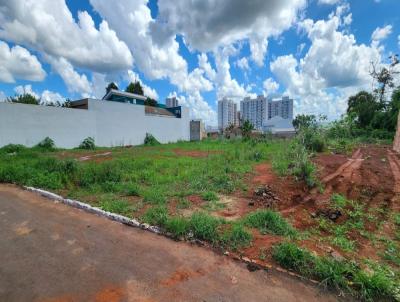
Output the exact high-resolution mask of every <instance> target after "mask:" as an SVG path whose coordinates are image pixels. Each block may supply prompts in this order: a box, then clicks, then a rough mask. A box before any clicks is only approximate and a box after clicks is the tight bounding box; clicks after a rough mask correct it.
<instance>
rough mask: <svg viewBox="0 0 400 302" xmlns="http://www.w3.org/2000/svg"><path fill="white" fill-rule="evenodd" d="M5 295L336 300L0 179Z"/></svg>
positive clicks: (0, 276)
mask: <svg viewBox="0 0 400 302" xmlns="http://www.w3.org/2000/svg"><path fill="white" fill-rule="evenodd" d="M0 255H1V258H0V259H1V261H0V301H7V302H12V301H18V302H23V301H41V302H45V301H46V302H49V301H107V302H113V301H147V302H149V301H221V302H222V301H246V302H251V301H285V302H288V301H307V302H310V301H336V299H335V297H333V296H328V295H326V294H323V293H321V292H320V291H319V290H318V289H317V288H315V287H313V286H312V285H310V284H306V283H303V282H301V281H299V280H297V279H293V278H291V277H289V276H286V275H285V274H279V273H276V272H265V271H256V272H249V271H248V270H247V269H246V268H245V266H244V265H242V264H240V263H236V262H234V261H232V260H230V259H228V258H226V257H224V256H219V255H216V254H215V253H213V252H211V251H209V250H207V249H205V248H201V247H196V246H191V245H190V244H186V243H182V242H180V243H179V242H174V241H172V240H169V239H167V238H164V237H162V236H158V235H155V234H151V233H149V232H145V231H142V230H140V229H135V228H131V227H127V226H124V225H121V224H119V223H116V222H112V221H109V220H106V219H104V218H101V217H98V216H95V215H92V214H88V213H85V212H83V211H80V210H77V209H74V208H70V207H67V206H65V205H63V204H56V203H53V202H50V201H49V200H47V199H44V198H42V197H40V196H38V195H36V194H34V193H30V192H26V191H23V190H20V189H18V188H16V187H13V186H7V185H0Z"/></svg>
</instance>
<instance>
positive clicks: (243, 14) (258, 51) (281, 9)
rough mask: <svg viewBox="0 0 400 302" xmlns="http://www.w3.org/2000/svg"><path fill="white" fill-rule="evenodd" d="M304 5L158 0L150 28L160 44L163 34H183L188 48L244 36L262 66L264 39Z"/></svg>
mask: <svg viewBox="0 0 400 302" xmlns="http://www.w3.org/2000/svg"><path fill="white" fill-rule="evenodd" d="M305 5H306V1H305V0H271V1H265V0H255V1H241V0H211V1H201V0H198V1H172V0H165V1H159V2H158V8H159V14H158V17H157V20H156V22H155V23H154V24H152V26H151V32H152V35H153V36H154V37H155V39H156V42H157V43H158V44H161V45H163V44H164V43H165V42H166V41H168V39H167V38H166V37H168V36H172V37H174V36H175V35H176V34H182V35H183V36H184V38H185V43H187V45H188V46H189V47H190V48H192V49H197V50H200V51H204V52H206V51H214V50H216V49H217V48H218V47H221V46H227V45H231V44H232V43H234V42H236V41H240V40H245V39H246V40H248V41H249V43H250V49H251V56H252V58H253V60H254V61H255V62H256V63H257V64H258V65H260V66H261V65H263V62H264V56H265V53H266V51H267V46H268V40H267V39H268V38H269V37H271V36H279V35H280V34H281V33H282V32H283V31H284V30H287V29H288V28H290V27H291V26H292V25H293V24H294V22H296V20H297V18H298V14H299V12H300V11H301V10H302V9H303V8H304V6H305Z"/></svg>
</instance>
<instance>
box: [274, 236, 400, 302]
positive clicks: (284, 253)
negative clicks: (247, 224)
mask: <svg viewBox="0 0 400 302" xmlns="http://www.w3.org/2000/svg"><path fill="white" fill-rule="evenodd" d="M272 257H273V258H274V259H275V261H277V262H278V263H279V264H280V265H281V266H283V267H285V268H287V269H291V270H294V271H297V272H299V273H301V274H303V275H305V276H307V277H312V278H316V279H318V280H320V281H321V283H322V284H325V285H326V286H327V287H331V288H335V289H338V290H340V291H345V292H349V293H351V294H352V295H353V296H355V297H357V298H361V299H362V300H368V301H369V300H382V299H383V300H382V301H392V300H396V299H397V298H398V294H399V292H400V288H399V285H398V277H396V276H395V275H394V273H393V272H392V271H390V270H389V269H387V268H385V267H382V266H379V265H376V266H375V267H369V268H370V272H368V273H367V272H365V271H364V270H362V269H361V268H360V267H359V266H358V265H356V264H355V263H354V262H351V261H347V260H342V261H339V260H336V259H333V258H328V257H317V256H313V255H312V254H311V253H310V252H309V251H307V250H306V249H302V248H299V247H298V246H297V245H296V244H294V243H289V242H284V243H280V244H278V245H275V246H274V247H273V249H272Z"/></svg>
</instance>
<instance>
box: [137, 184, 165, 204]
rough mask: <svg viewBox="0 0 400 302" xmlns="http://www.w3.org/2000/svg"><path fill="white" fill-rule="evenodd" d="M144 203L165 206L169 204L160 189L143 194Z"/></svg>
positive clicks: (146, 191)
mask: <svg viewBox="0 0 400 302" xmlns="http://www.w3.org/2000/svg"><path fill="white" fill-rule="evenodd" d="M142 196H143V201H144V202H148V203H151V204H158V205H163V204H165V203H166V202H167V198H166V197H165V195H164V191H162V190H161V189H158V188H154V187H152V188H149V189H147V190H145V191H143V193H142Z"/></svg>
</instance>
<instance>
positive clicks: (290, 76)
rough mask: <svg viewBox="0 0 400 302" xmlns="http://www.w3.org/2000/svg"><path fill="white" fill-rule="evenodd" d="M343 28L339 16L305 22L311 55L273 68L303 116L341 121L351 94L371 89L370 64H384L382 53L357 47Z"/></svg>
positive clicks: (281, 60) (281, 61)
mask: <svg viewBox="0 0 400 302" xmlns="http://www.w3.org/2000/svg"><path fill="white" fill-rule="evenodd" d="M341 24H343V22H342V20H341V18H340V15H338V14H332V15H330V17H329V18H328V20H319V21H317V22H314V21H313V20H310V19H306V20H304V21H302V22H301V23H300V24H299V27H300V28H301V29H302V30H304V31H305V32H306V34H307V36H308V38H309V39H310V41H311V46H310V48H309V50H308V52H307V53H306V54H305V56H304V57H303V58H302V59H300V60H297V59H296V58H295V57H294V56H293V55H286V56H280V57H278V58H276V60H274V61H273V62H271V64H270V69H271V71H272V72H273V74H274V75H275V77H276V78H277V79H278V80H279V82H280V83H281V84H283V85H284V86H285V87H286V89H287V92H288V93H289V94H290V95H292V96H294V97H296V98H297V101H296V105H297V110H298V111H299V112H315V111H317V112H322V113H325V114H326V115H328V116H329V117H330V118H335V117H338V116H339V115H340V114H341V113H343V112H344V110H345V109H346V99H347V97H348V95H349V94H351V93H354V92H355V91H356V90H357V89H360V88H368V87H369V84H370V75H369V67H370V62H371V61H373V62H380V60H381V54H380V50H379V49H378V48H376V47H375V46H374V45H371V46H367V45H364V44H357V42H356V39H355V37H354V36H353V35H352V34H347V33H345V31H341V29H340V26H341ZM317 109H319V111H318V110H317Z"/></svg>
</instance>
